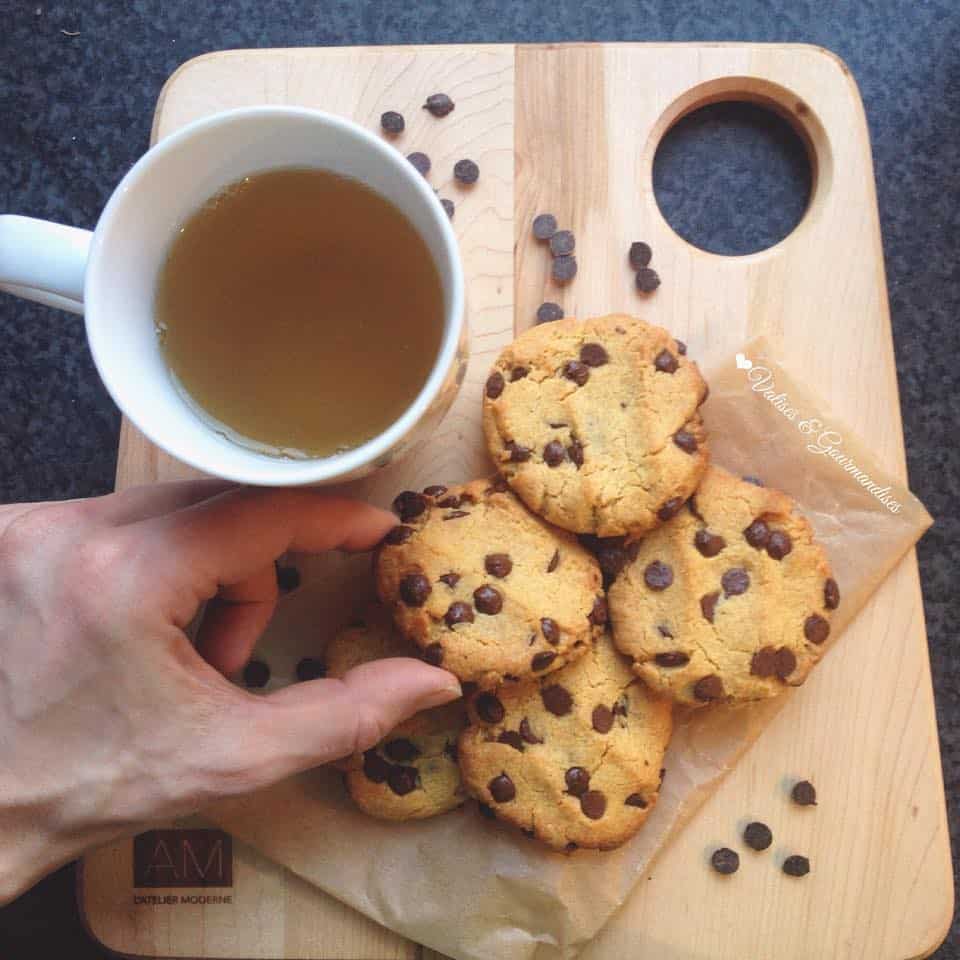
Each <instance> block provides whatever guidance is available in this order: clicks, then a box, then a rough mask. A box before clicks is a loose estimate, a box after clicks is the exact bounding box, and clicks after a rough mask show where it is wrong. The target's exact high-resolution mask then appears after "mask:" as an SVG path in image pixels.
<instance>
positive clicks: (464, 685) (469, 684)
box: [460, 680, 477, 697]
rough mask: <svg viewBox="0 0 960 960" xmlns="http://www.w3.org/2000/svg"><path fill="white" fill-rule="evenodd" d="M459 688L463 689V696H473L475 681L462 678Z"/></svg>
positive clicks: (475, 686)
mask: <svg viewBox="0 0 960 960" xmlns="http://www.w3.org/2000/svg"><path fill="white" fill-rule="evenodd" d="M460 689H461V690H462V691H463V695H464V696H465V697H470V696H473V694H475V693H476V692H477V681H476V680H463V681H461V683H460Z"/></svg>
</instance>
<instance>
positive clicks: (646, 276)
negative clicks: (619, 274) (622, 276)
mask: <svg viewBox="0 0 960 960" xmlns="http://www.w3.org/2000/svg"><path fill="white" fill-rule="evenodd" d="M659 286H660V274H658V273H657V271H656V270H653V269H651V268H650V267H641V268H640V269H639V270H638V271H637V290H639V291H640V293H653V291H654V290H656V289H657V287H659Z"/></svg>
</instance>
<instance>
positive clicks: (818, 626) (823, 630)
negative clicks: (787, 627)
mask: <svg viewBox="0 0 960 960" xmlns="http://www.w3.org/2000/svg"><path fill="white" fill-rule="evenodd" d="M803 635H804V636H805V637H806V638H807V639H808V640H809V641H810V642H811V643H815V644H817V645H818V646H819V645H820V644H821V643H823V642H824V641H825V640H826V639H827V637H829V636H830V624H829V623H827V621H826V620H824V619H823V617H821V616H820V614H819V613H814V614H812V615H811V616H809V617H807V619H806V621H805V622H804V624H803Z"/></svg>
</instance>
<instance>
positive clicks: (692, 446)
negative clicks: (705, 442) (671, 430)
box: [673, 430, 697, 454]
mask: <svg viewBox="0 0 960 960" xmlns="http://www.w3.org/2000/svg"><path fill="white" fill-rule="evenodd" d="M673 442H674V443H675V444H676V445H677V446H678V447H679V448H680V449H681V450H682V451H683V452H684V453H690V454H693V453H696V452H697V438H696V437H695V436H694V435H693V434H692V433H688V432H687V431H686V430H678V431H677V432H676V433H675V434H674V435H673Z"/></svg>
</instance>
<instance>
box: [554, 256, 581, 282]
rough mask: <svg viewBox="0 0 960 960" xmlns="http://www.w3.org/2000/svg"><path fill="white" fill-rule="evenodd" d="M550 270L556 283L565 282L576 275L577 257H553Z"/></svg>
mask: <svg viewBox="0 0 960 960" xmlns="http://www.w3.org/2000/svg"><path fill="white" fill-rule="evenodd" d="M550 272H551V273H552V274H553V279H554V280H556V281H557V283H567V282H568V281H570V280H572V279H573V278H574V277H575V276H576V275H577V258H576V257H573V256H563V257H554V258H553V263H552V264H551V267H550Z"/></svg>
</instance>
